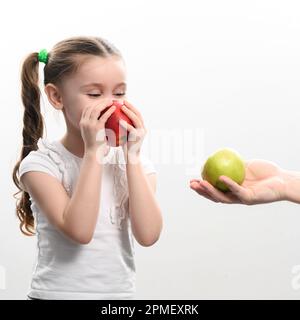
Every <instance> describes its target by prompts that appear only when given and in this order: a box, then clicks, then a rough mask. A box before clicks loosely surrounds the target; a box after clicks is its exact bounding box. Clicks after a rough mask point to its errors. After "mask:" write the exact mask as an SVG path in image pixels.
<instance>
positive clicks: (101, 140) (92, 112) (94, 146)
mask: <svg viewBox="0 0 300 320" xmlns="http://www.w3.org/2000/svg"><path fill="white" fill-rule="evenodd" d="M111 104H112V100H109V99H105V100H103V101H101V102H100V103H99V104H98V105H96V106H90V107H87V108H85V109H84V110H83V112H82V115H81V119H80V122H79V126H80V131H81V136H82V139H83V141H84V148H85V152H87V151H89V150H92V151H97V150H98V148H99V147H101V149H103V150H104V148H102V147H104V146H106V145H107V143H106V142H107V140H106V134H105V123H106V121H107V119H108V118H109V117H110V116H111V114H112V113H113V112H114V111H115V109H116V107H115V106H111V107H110V108H109V109H108V110H107V111H106V112H105V113H103V115H102V116H101V117H100V118H99V119H98V117H99V115H100V113H101V111H102V110H104V109H105V108H106V107H108V106H110V105H111Z"/></svg>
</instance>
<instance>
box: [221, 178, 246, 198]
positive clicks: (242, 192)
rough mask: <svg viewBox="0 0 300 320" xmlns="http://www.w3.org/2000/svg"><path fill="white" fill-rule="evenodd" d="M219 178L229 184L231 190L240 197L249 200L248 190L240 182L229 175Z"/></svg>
mask: <svg viewBox="0 0 300 320" xmlns="http://www.w3.org/2000/svg"><path fill="white" fill-rule="evenodd" d="M219 180H220V181H221V182H223V183H225V184H226V186H228V188H229V190H230V191H231V192H232V193H233V194H235V195H236V196H237V197H238V198H240V199H243V200H247V191H246V190H245V188H243V187H241V186H240V185H239V184H238V183H236V182H235V181H233V180H232V179H230V178H229V177H227V176H221V177H220V178H219Z"/></svg>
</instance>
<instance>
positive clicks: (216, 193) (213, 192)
mask: <svg viewBox="0 0 300 320" xmlns="http://www.w3.org/2000/svg"><path fill="white" fill-rule="evenodd" d="M200 183H201V185H202V186H203V188H204V189H205V191H206V193H207V194H208V195H209V196H211V197H213V198H214V199H216V200H218V201H221V202H224V203H233V202H236V201H237V198H236V197H235V196H234V195H232V194H225V193H224V192H222V191H220V190H218V189H217V188H215V187H214V186H212V185H211V184H210V183H209V182H207V181H202V182H200Z"/></svg>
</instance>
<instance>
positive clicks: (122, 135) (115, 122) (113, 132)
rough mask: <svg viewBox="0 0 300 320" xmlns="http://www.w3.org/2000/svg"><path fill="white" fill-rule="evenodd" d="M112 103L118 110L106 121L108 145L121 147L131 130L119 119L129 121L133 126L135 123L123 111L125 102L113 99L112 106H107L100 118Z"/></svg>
mask: <svg viewBox="0 0 300 320" xmlns="http://www.w3.org/2000/svg"><path fill="white" fill-rule="evenodd" d="M112 105H115V106H116V110H115V111H114V113H113V114H112V115H111V116H110V117H109V118H108V120H107V121H106V124H105V129H106V130H105V132H106V139H107V142H108V145H110V146H111V147H119V146H122V145H124V144H125V143H126V141H127V140H128V134H129V132H128V131H127V130H126V129H125V128H123V127H122V126H121V125H120V124H119V121H120V120H125V121H126V122H127V123H129V124H131V125H132V126H133V123H132V121H131V120H130V119H129V118H128V117H127V115H126V114H125V113H124V112H123V111H122V109H121V107H122V106H123V103H121V102H120V101H117V100H113V103H112V104H111V105H110V106H108V107H106V108H105V109H104V110H103V111H102V112H101V114H100V116H99V118H100V117H101V116H102V114H103V113H105V111H107V110H108V109H109V108H110V107H111V106H112ZM99 118H98V119H99Z"/></svg>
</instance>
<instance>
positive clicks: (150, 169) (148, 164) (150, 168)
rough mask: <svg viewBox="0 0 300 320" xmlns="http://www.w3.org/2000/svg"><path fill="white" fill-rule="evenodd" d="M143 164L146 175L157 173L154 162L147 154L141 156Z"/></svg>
mask: <svg viewBox="0 0 300 320" xmlns="http://www.w3.org/2000/svg"><path fill="white" fill-rule="evenodd" d="M141 163H142V166H143V168H144V171H145V173H146V174H151V173H156V169H155V167H154V165H153V163H152V161H151V160H150V159H149V158H148V157H147V156H146V155H145V154H142V155H141Z"/></svg>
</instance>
